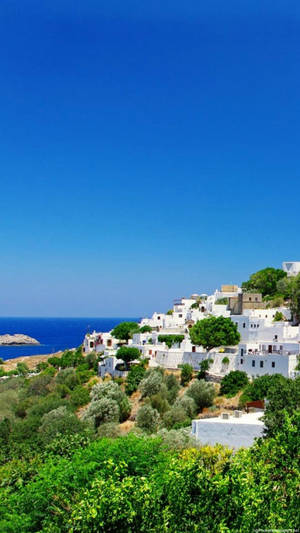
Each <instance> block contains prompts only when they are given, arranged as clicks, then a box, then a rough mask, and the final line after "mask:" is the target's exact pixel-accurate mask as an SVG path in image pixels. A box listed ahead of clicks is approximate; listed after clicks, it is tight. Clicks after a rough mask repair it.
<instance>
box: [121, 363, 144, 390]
mask: <svg viewBox="0 0 300 533" xmlns="http://www.w3.org/2000/svg"><path fill="white" fill-rule="evenodd" d="M145 372H146V369H145V365H144V364H143V363H140V364H138V365H133V366H132V367H131V368H130V370H129V372H128V375H127V379H126V385H125V392H126V394H128V395H129V396H130V395H131V394H132V393H133V392H135V391H136V390H137V389H138V386H139V384H140V382H141V381H142V379H143V378H144V376H145Z"/></svg>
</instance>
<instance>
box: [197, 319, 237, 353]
mask: <svg viewBox="0 0 300 533" xmlns="http://www.w3.org/2000/svg"><path fill="white" fill-rule="evenodd" d="M189 333H190V337H191V341H192V343H193V344H197V345H201V346H203V347H204V348H206V350H210V349H211V348H215V347H217V346H231V345H235V344H238V343H239V341H240V334H239V332H238V330H237V326H236V324H235V323H234V322H232V320H231V319H230V318H224V317H223V316H218V317H215V316H211V317H209V318H204V319H203V320H199V321H198V322H196V324H194V326H192V327H191V328H190V330H189Z"/></svg>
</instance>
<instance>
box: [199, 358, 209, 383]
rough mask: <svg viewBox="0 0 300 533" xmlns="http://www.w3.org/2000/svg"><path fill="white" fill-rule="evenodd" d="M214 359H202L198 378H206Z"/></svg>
mask: <svg viewBox="0 0 300 533" xmlns="http://www.w3.org/2000/svg"><path fill="white" fill-rule="evenodd" d="M212 362H213V360H212V359H203V361H201V363H200V370H199V372H198V374H197V379H205V378H206V374H207V372H208V370H209V367H210V365H211V364H212Z"/></svg>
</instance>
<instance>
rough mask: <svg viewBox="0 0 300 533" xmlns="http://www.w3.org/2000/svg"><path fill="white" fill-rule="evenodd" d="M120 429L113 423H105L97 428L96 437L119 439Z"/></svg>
mask: <svg viewBox="0 0 300 533" xmlns="http://www.w3.org/2000/svg"><path fill="white" fill-rule="evenodd" d="M120 434H121V432H120V428H119V425H118V424H115V423H114V422H107V423H106V424H102V425H101V426H99V427H98V437H108V438H110V439H115V438H117V437H120Z"/></svg>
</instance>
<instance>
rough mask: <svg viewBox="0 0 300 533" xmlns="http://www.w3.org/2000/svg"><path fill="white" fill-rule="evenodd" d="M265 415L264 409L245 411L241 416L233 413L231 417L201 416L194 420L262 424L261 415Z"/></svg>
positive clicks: (200, 421) (213, 422)
mask: <svg viewBox="0 0 300 533" xmlns="http://www.w3.org/2000/svg"><path fill="white" fill-rule="evenodd" d="M263 415H264V412H263V411H255V412H254V413H243V414H242V416H241V417H240V418H236V417H235V416H233V415H229V418H228V419H226V418H221V416H216V417H214V418H200V419H196V420H193V422H197V423H203V422H205V423H206V424H207V423H209V424H255V425H262V426H263V424H264V423H263V421H262V420H260V419H261V417H262V416H263Z"/></svg>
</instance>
